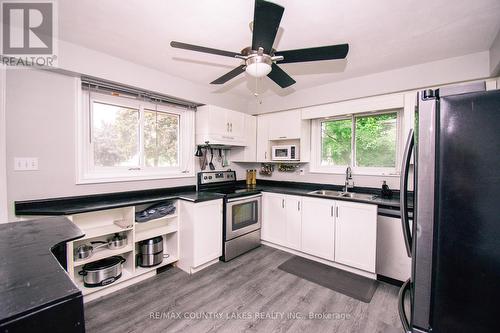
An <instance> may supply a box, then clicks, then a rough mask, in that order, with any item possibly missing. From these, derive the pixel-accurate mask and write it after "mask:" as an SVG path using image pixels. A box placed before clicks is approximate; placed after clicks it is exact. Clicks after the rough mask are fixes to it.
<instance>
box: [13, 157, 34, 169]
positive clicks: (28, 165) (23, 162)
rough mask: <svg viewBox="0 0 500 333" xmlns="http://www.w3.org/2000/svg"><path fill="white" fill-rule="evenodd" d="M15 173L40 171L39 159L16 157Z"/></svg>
mask: <svg viewBox="0 0 500 333" xmlns="http://www.w3.org/2000/svg"><path fill="white" fill-rule="evenodd" d="M14 170H15V171H34V170H38V158H37V157H14Z"/></svg>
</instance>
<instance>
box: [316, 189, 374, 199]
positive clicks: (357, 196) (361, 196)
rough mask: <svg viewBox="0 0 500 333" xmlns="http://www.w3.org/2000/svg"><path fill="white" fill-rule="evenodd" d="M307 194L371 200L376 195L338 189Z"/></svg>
mask: <svg viewBox="0 0 500 333" xmlns="http://www.w3.org/2000/svg"><path fill="white" fill-rule="evenodd" d="M308 194H316V195H321V196H325V197H332V198H352V199H361V200H373V199H375V198H376V197H377V196H376V195H373V194H366V193H354V192H340V191H332V190H316V191H312V192H309V193H308Z"/></svg>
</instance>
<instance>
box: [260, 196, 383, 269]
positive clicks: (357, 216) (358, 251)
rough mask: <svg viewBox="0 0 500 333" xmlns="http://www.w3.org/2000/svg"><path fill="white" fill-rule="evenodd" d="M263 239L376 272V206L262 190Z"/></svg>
mask: <svg viewBox="0 0 500 333" xmlns="http://www.w3.org/2000/svg"><path fill="white" fill-rule="evenodd" d="M262 211H263V219H262V240H264V241H267V242H270V243H273V244H276V245H280V246H284V247H286V248H290V249H293V250H297V251H300V252H303V253H305V254H308V255H312V256H315V257H318V258H322V259H326V260H328V261H332V262H336V263H339V264H342V265H346V266H350V267H354V268H357V269H360V270H363V271H366V272H370V273H375V261H376V243H377V206H376V205H371V204H363V203H356V202H350V201H340V200H331V199H322V198H312V197H301V196H294V195H284V194H276V193H263V204H262Z"/></svg>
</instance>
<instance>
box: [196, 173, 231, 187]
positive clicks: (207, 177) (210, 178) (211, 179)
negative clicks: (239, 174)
mask: <svg viewBox="0 0 500 333" xmlns="http://www.w3.org/2000/svg"><path fill="white" fill-rule="evenodd" d="M227 182H236V171H207V172H199V173H198V184H214V183H227Z"/></svg>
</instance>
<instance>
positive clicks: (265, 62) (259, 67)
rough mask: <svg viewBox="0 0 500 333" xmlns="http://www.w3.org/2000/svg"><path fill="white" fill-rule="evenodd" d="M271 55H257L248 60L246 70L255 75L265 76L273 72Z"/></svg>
mask: <svg viewBox="0 0 500 333" xmlns="http://www.w3.org/2000/svg"><path fill="white" fill-rule="evenodd" d="M272 63H273V62H272V60H271V57H269V56H267V55H262V56H259V55H256V56H252V57H250V58H248V59H247V60H246V68H245V71H246V72H247V73H248V74H249V75H250V76H253V77H257V78H259V77H264V76H266V75H267V74H269V73H270V72H271V65H272Z"/></svg>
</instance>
